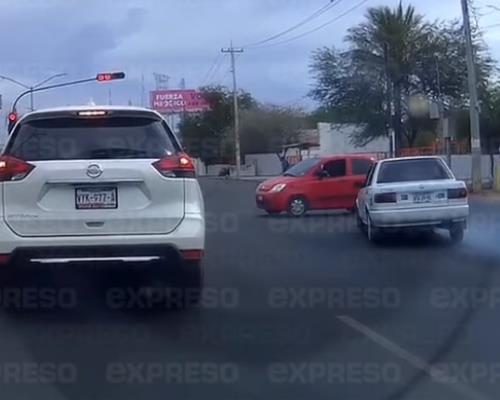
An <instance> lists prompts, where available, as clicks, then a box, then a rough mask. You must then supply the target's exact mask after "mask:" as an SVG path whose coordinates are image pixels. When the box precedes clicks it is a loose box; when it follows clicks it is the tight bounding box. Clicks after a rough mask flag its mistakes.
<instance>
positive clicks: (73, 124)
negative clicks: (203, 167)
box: [5, 117, 177, 161]
mask: <svg viewBox="0 0 500 400" xmlns="http://www.w3.org/2000/svg"><path fill="white" fill-rule="evenodd" d="M13 135H14V137H13V138H12V140H11V141H10V142H9V144H8V147H7V148H6V150H5V153H6V154H10V155H12V156H14V157H17V158H20V159H22V160H26V161H46V160H87V159H131V158H136V159H137V158H161V157H163V156H165V155H167V154H168V153H172V152H175V151H176V150H177V149H176V144H175V143H174V142H173V140H172V139H171V136H170V135H171V134H170V133H169V132H168V131H167V129H166V127H165V126H164V125H163V124H162V122H161V121H158V120H154V119H151V118H144V117H140V118H139V117H111V118H88V119H84V118H69V117H64V118H48V119H40V120H33V121H29V122H27V123H24V124H21V126H20V127H19V128H18V129H17V130H16V131H15V132H13Z"/></svg>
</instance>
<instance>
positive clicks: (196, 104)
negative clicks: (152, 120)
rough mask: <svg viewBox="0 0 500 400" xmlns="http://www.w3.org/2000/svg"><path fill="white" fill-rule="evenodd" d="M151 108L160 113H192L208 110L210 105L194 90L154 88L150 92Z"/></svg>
mask: <svg viewBox="0 0 500 400" xmlns="http://www.w3.org/2000/svg"><path fill="white" fill-rule="evenodd" d="M151 108H152V109H154V110H156V111H159V112H161V113H183V112H187V113H190V112H191V113H192V112H203V111H208V110H210V105H209V104H208V102H207V101H206V100H205V98H204V97H203V94H202V93H201V92H198V91H196V90H155V91H152V92H151Z"/></svg>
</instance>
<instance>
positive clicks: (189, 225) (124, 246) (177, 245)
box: [0, 214, 205, 258]
mask: <svg viewBox="0 0 500 400" xmlns="http://www.w3.org/2000/svg"><path fill="white" fill-rule="evenodd" d="M166 247H167V248H172V249H176V250H177V251H178V253H180V252H182V251H184V250H204V248H205V220H204V217H203V215H202V214H186V216H185V217H184V219H183V220H182V222H181V223H180V224H179V226H178V227H177V228H176V229H175V231H173V232H171V233H169V234H167V235H100V236H46V237H20V236H17V235H16V234H14V233H13V232H12V231H11V230H10V229H9V228H8V226H7V225H6V224H5V222H4V221H3V220H0V254H4V255H6V254H10V255H11V258H18V257H20V255H22V254H28V253H33V251H35V250H36V251H37V252H38V253H41V254H54V251H53V250H57V249H60V250H61V251H62V253H63V257H67V258H78V257H83V255H84V254H85V255H86V256H85V257H90V256H94V257H99V254H103V255H101V256H104V255H105V254H108V256H109V255H110V254H111V255H113V256H116V257H121V256H123V257H125V256H147V255H148V254H145V253H144V251H143V250H144V249H147V248H149V249H154V248H160V249H161V248H166ZM119 253H122V254H119ZM87 254H88V255H87ZM151 255H156V254H151ZM23 258H25V257H23ZM38 258H40V257H38Z"/></svg>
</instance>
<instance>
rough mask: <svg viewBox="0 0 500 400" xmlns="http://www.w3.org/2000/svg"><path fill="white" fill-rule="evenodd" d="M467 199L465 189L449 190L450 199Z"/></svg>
mask: <svg viewBox="0 0 500 400" xmlns="http://www.w3.org/2000/svg"><path fill="white" fill-rule="evenodd" d="M466 197H467V189H465V188H459V189H448V198H449V199H465V198H466Z"/></svg>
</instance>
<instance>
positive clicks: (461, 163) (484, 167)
mask: <svg viewBox="0 0 500 400" xmlns="http://www.w3.org/2000/svg"><path fill="white" fill-rule="evenodd" d="M494 162H495V163H497V165H499V164H500V156H498V155H496V156H495V157H494ZM451 170H452V171H453V173H454V174H455V176H456V177H457V179H460V180H463V181H466V182H467V183H471V182H472V156H471V155H470V154H460V155H452V156H451ZM481 174H482V176H483V184H484V185H485V186H490V185H491V184H492V182H493V176H492V174H491V157H490V155H488V154H483V155H482V157H481Z"/></svg>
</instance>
